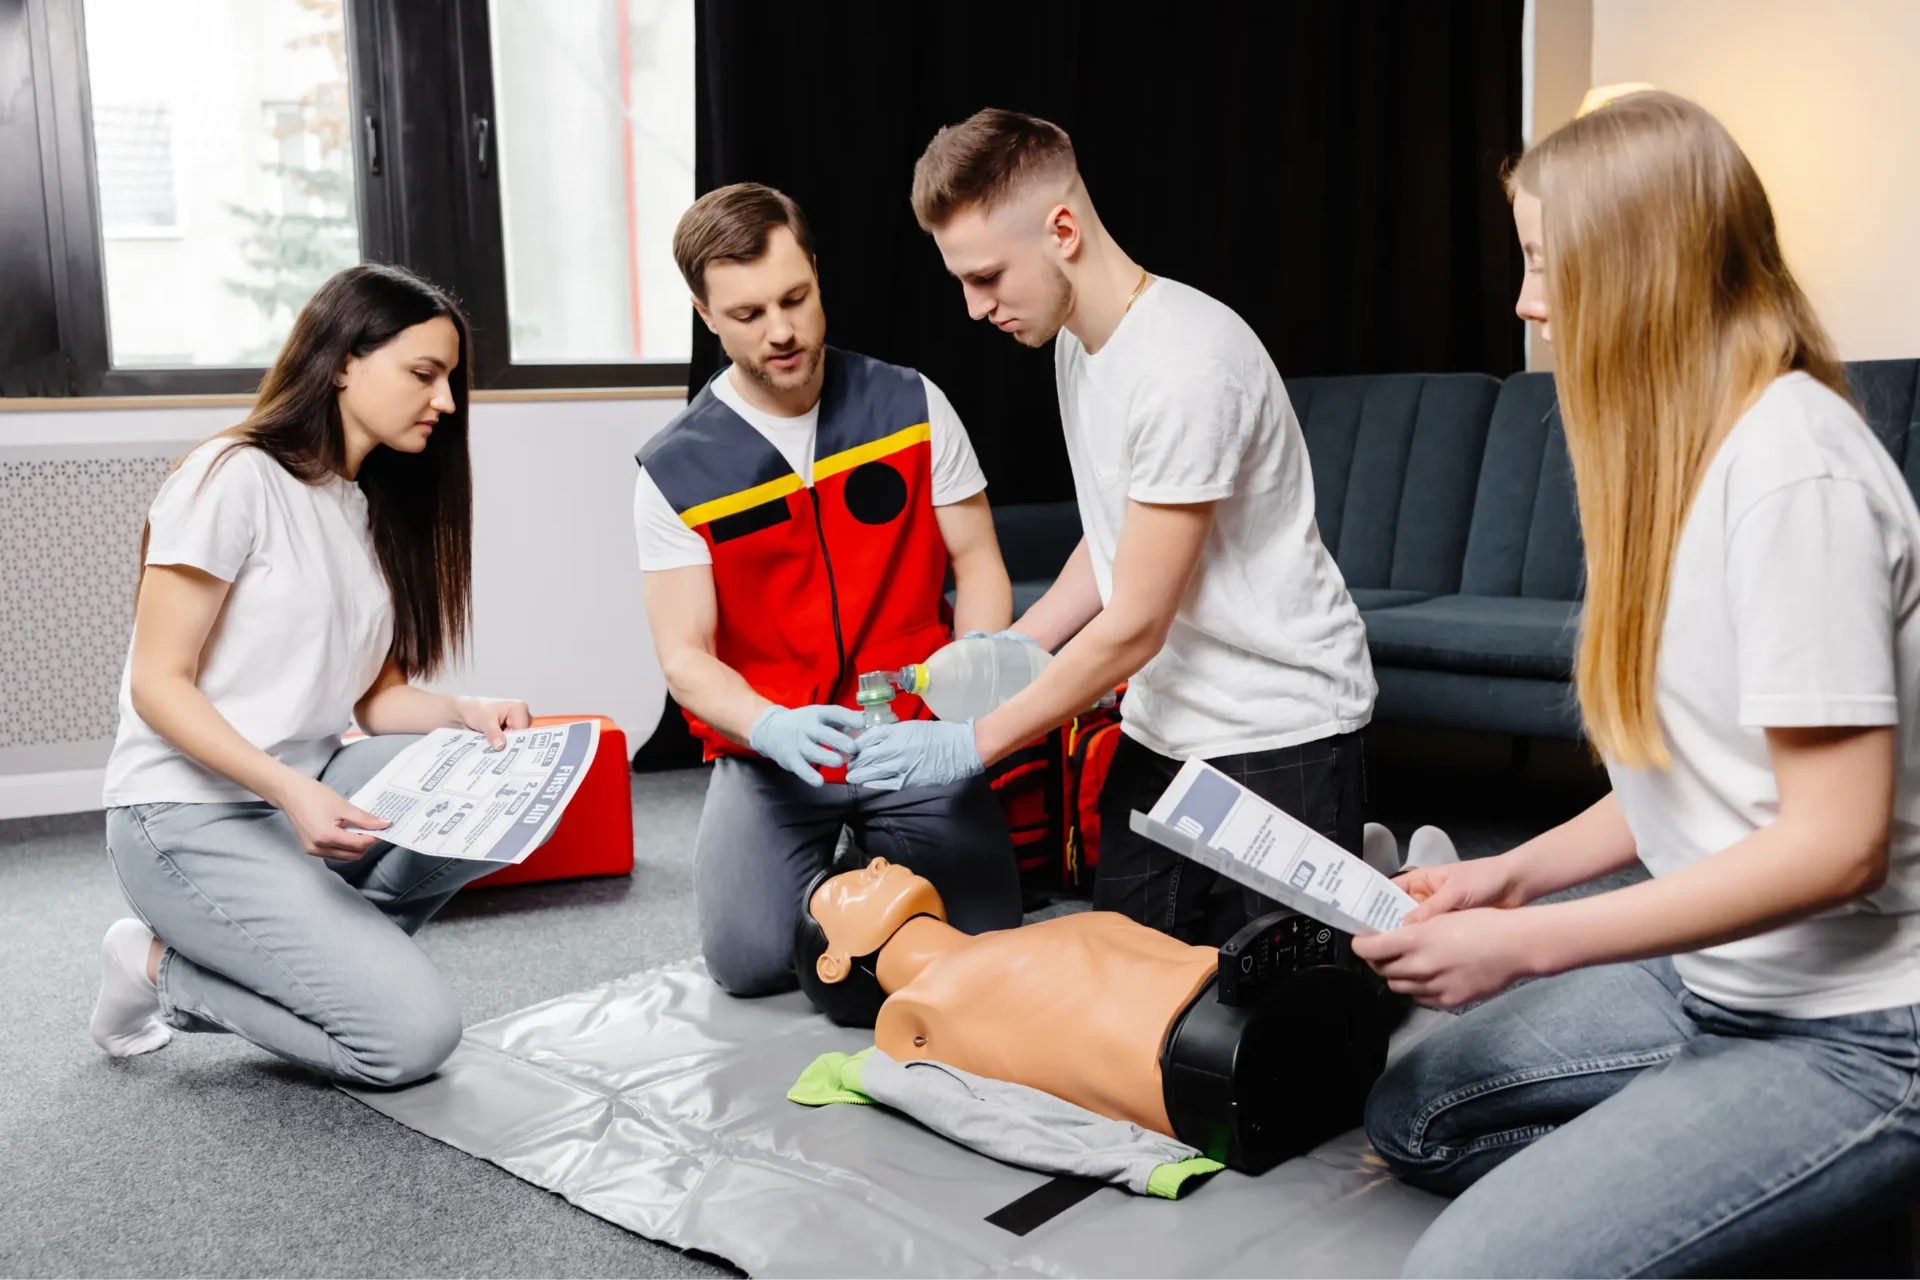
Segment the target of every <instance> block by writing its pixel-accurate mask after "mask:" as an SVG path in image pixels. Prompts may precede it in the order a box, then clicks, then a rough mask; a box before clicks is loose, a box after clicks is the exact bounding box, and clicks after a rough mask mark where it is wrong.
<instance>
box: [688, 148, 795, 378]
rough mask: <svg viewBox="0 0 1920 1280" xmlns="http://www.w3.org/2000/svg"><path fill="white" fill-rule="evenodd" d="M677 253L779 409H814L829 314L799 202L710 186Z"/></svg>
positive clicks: (705, 307) (743, 186) (705, 311)
mask: <svg viewBox="0 0 1920 1280" xmlns="http://www.w3.org/2000/svg"><path fill="white" fill-rule="evenodd" d="M673 257H674V262H675V263H676V264H678V266H679V268H680V274H681V276H682V277H683V278H684V279H685V280H686V282H687V288H688V289H689V290H691V291H692V293H693V307H694V310H695V311H698V312H699V313H700V319H701V320H702V321H704V322H705V323H706V326H707V328H708V329H710V330H712V331H713V333H714V336H716V337H718V338H719V339H720V347H721V349H722V350H723V351H725V352H726V353H727V358H728V359H729V360H731V361H733V363H734V365H735V366H736V367H737V368H738V369H739V370H740V372H741V373H742V374H744V375H745V376H746V377H747V378H749V379H751V381H752V382H753V383H754V384H755V385H756V386H757V388H758V390H759V391H760V392H761V393H762V394H763V395H764V397H765V398H766V399H768V400H770V401H773V402H774V403H775V404H777V405H778V406H779V408H780V410H781V412H783V413H786V414H788V415H790V416H797V415H799V414H802V413H805V412H806V411H807V410H809V409H811V408H812V407H813V405H814V404H815V403H816V402H817V401H818V400H819V398H820V383H821V361H822V357H823V356H824V354H825V351H826V341H827V315H826V311H825V310H824V309H823V308H822V307H821V304H820V276H819V272H818V270H817V267H816V264H815V262H814V256H813V232H812V231H810V230H809V229H808V227H807V217H806V215H805V214H804V213H802V212H801V211H800V206H799V205H797V204H795V203H794V202H793V200H792V199H791V198H789V197H788V196H786V195H784V194H782V193H781V192H778V191H775V190H774V189H773V188H772V187H764V186H761V185H760V184H759V183H757V182H737V183H734V184H733V185H732V186H728V187H721V188H719V189H717V190H714V191H709V192H708V193H707V194H706V195H704V196H701V197H700V198H699V199H698V200H696V201H694V203H693V206H692V207H691V208H690V209H688V210H687V211H686V213H684V214H682V215H681V217H680V225H679V226H678V227H677V228H676V229H675V230H674V233H673Z"/></svg>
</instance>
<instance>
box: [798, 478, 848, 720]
mask: <svg viewBox="0 0 1920 1280" xmlns="http://www.w3.org/2000/svg"><path fill="white" fill-rule="evenodd" d="M807 502H808V505H810V506H811V507H812V508H813V531H814V532H815V533H817V534H818V535H820V560H821V563H823V564H825V565H826V566H827V599H828V601H829V602H831V603H832V605H833V649H834V652H835V654H837V655H838V656H839V658H840V669H839V671H838V672H837V673H836V674H835V675H834V678H833V688H832V689H831V690H829V691H828V693H827V701H828V702H838V701H840V686H841V685H843V684H845V683H846V682H847V641H846V637H845V636H843V635H842V634H841V633H840V589H839V588H838V587H837V586H835V585H834V582H833V557H832V556H831V555H829V554H828V553H827V526H826V524H825V522H824V521H822V520H821V519H820V496H819V492H818V491H817V490H816V489H814V487H813V486H812V485H808V486H807Z"/></svg>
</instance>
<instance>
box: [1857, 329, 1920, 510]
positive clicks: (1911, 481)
mask: <svg viewBox="0 0 1920 1280" xmlns="http://www.w3.org/2000/svg"><path fill="white" fill-rule="evenodd" d="M1847 382H1848V383H1849V384H1850V385H1851V387H1852V389H1853V398H1854V400H1855V402H1856V403H1858V404H1859V406H1860V412H1861V414H1862V415H1863V416H1864V417H1865V418H1866V420H1867V425H1868V426H1870V427H1872V428H1873V434H1875V435H1876V436H1879V437H1880V443H1881V444H1883V445H1885V446H1886V447H1887V452H1888V453H1890V454H1892V455H1893V460H1894V461H1895V462H1897V463H1899V464H1900V470H1901V473H1902V474H1904V475H1905V476H1906V478H1907V488H1908V489H1910V490H1912V491H1913V493H1914V495H1915V497H1920V449H1916V448H1914V447H1913V437H1914V433H1915V432H1916V431H1920V360H1856V361H1854V362H1853V363H1851V364H1849V365H1848V366H1847Z"/></svg>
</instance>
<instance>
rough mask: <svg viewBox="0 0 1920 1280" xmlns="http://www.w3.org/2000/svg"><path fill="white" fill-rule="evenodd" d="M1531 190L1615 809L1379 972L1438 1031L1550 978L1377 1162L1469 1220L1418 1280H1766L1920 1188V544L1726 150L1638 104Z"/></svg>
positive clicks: (1535, 277)
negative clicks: (1597, 886)
mask: <svg viewBox="0 0 1920 1280" xmlns="http://www.w3.org/2000/svg"><path fill="white" fill-rule="evenodd" d="M1510 188H1511V194H1512V197H1513V211H1514V222H1515V225H1516V227H1517V228H1518V230H1519V234H1520V241H1521V245H1522V248H1523V250H1524V252H1525V254H1526V260H1527V276H1526V283H1525V285H1524V287H1523V289H1522V291H1521V294H1520V300H1519V304H1518V307H1517V310H1518V312H1519V314H1520V315H1521V316H1522V317H1523V318H1525V319H1529V320H1535V321H1539V322H1540V323H1542V324H1543V325H1545V324H1547V322H1548V321H1549V318H1551V322H1552V323H1551V332H1550V336H1551V337H1552V339H1553V340H1554V343H1555V350H1556V353H1557V356H1556V364H1557V370H1556V373H1555V381H1556V384H1557V387H1558V390H1559V399H1560V412H1561V414H1562V416H1563V418H1564V419H1565V424H1566V434H1567V446H1568V450H1569V452H1570V454H1571V456H1572V460H1573V466H1574V476H1575V481H1576V484H1577V488H1578V492H1579V501H1580V521H1581V528H1582V531H1583V534H1584V537H1585V542H1586V557H1587V599H1586V607H1585V612H1584V616H1583V619H1582V626H1581V637H1580V650H1579V658H1578V664H1577V670H1576V682H1577V685H1578V689H1579V696H1580V706H1581V711H1582V714H1583V718H1584V720H1585V723H1586V729H1587V734H1588V736H1589V738H1590V739H1591V740H1592V742H1593V744H1594V746H1595V747H1596V748H1597V749H1598V750H1599V752H1600V753H1601V755H1602V756H1603V757H1604V759H1605V761H1606V764H1607V767H1608V771H1609V773H1610V775H1611V778H1612V782H1613V790H1612V792H1611V794H1609V795H1608V796H1607V797H1606V798H1605V799H1603V800H1601V801H1600V802H1599V803H1597V804H1595V805H1594V806H1593V807H1592V808H1591V809H1589V810H1587V811H1586V812H1585V813H1583V814H1581V815H1580V816H1579V817H1577V818H1575V819H1573V820H1572V821H1570V822H1567V823H1565V824H1564V825H1562V826H1559V827H1557V828H1555V829H1553V830H1552V831H1549V832H1547V833H1546V834H1545V835H1542V836H1540V837H1538V838H1536V839H1534V840H1531V841H1529V842H1527V843H1526V844H1523V845H1521V846H1520V847H1519V848H1517V849H1514V850H1512V851H1511V852H1509V853H1505V854H1502V855H1500V856H1499V857H1494V858H1484V859H1479V860H1476V861H1471V862H1465V863H1460V864H1457V865H1452V866H1446V867H1439V868H1435V869H1431V870H1425V871H1415V872H1412V873H1410V874H1409V875H1408V876H1407V877H1406V879H1405V882H1404V883H1405V885H1406V887H1407V888H1408V890H1409V891H1410V892H1411V893H1412V894H1413V895H1414V896H1415V897H1416V898H1419V899H1421V905H1420V907H1419V909H1418V910H1416V911H1415V912H1414V913H1413V914H1412V915H1411V916H1409V917H1408V923H1407V925H1406V926H1405V927H1403V928H1401V929H1399V930H1397V931H1395V932H1393V933H1390V934H1382V935H1376V936H1374V937H1371V938H1364V939H1360V940H1357V941H1356V942H1355V943H1354V950H1355V952H1356V953H1357V954H1359V955H1361V956H1362V957H1363V958H1365V959H1366V960H1367V961H1368V962H1369V963H1370V964H1372V965H1373V966H1374V968H1375V969H1377V970H1378V971H1379V972H1380V973H1381V974H1382V976H1384V977H1385V978H1386V979H1387V980H1388V981H1389V983H1390V984H1391V985H1392V987H1393V988H1394V989H1395V990H1397V991H1402V992H1406V993H1408V994H1410V995H1412V996H1414V997H1415V998H1417V999H1419V1000H1421V1001H1423V1002H1426V1003H1429V1004H1437V1005H1441V1006H1458V1005H1463V1004H1468V1003H1471V1002H1474V1001H1479V1000H1483V999H1485V998H1486V997H1489V996H1493V995H1496V994H1497V993H1499V992H1501V991H1502V990H1504V989H1505V988H1507V987H1508V986H1510V985H1512V984H1513V983H1514V982H1516V981H1518V980H1520V979H1523V978H1534V977H1538V978H1543V979H1544V980H1543V981H1538V982H1534V983H1531V984H1529V985H1527V986H1525V987H1522V988H1520V989H1519V990H1516V991H1513V992H1510V993H1508V994H1506V995H1501V996H1499V998H1498V999H1495V1000H1492V1001H1491V1002H1490V1003H1487V1004H1485V1005H1482V1006H1480V1007H1479V1008H1476V1009H1474V1010H1473V1011H1472V1012H1470V1013H1468V1014H1466V1015H1465V1016H1463V1017H1461V1018H1459V1019H1458V1020H1456V1021H1454V1022H1453V1023H1451V1024H1450V1025H1448V1026H1447V1027H1445V1028H1444V1029H1443V1030H1441V1031H1439V1032H1437V1033H1435V1034H1434V1035H1432V1036H1431V1037H1429V1038H1428V1039H1426V1040H1423V1041H1422V1042H1420V1043H1419V1044H1418V1045H1417V1046H1415V1047H1414V1048H1413V1049H1412V1050H1411V1051H1410V1052H1409V1053H1408V1054H1407V1055H1406V1056H1405V1057H1404V1058H1402V1059H1401V1060H1400V1061H1399V1062H1397V1063H1396V1064H1395V1065H1394V1066H1393V1067H1391V1068H1390V1069H1389V1070H1388V1072H1387V1074H1386V1075H1385V1076H1384V1077H1383V1078H1382V1079H1381V1081H1380V1083H1379V1085H1378V1087H1377V1088H1376V1089H1375V1091H1374V1095H1373V1098H1372V1101H1371V1102H1370V1104H1369V1107H1368V1116H1367V1130H1368V1134H1369V1136H1370V1137H1371V1138H1372V1140H1373V1143H1374V1145H1375V1147H1376V1148H1377V1149H1378V1150H1379V1151H1380V1153H1381V1154H1382V1156H1384V1157H1385V1159H1386V1160H1387V1162H1388V1163H1389V1164H1390V1165H1392V1166H1393V1168H1394V1169H1395V1170H1396V1171H1398V1172H1399V1173H1400V1174H1401V1175H1402V1176H1403V1177H1405V1178H1406V1179H1408V1180H1409V1181H1411V1182H1414V1183H1416V1184H1417V1185H1420V1186H1423V1187H1427V1188H1429V1189H1432V1190H1435V1191H1440V1192H1443V1193H1455V1194H1458V1195H1459V1198H1458V1199H1457V1200H1456V1201H1455V1202H1454V1203H1453V1204H1452V1205H1451V1206H1449V1207H1448V1208H1447V1210H1446V1211H1445V1212H1443V1213H1442V1214H1441V1215H1440V1217H1439V1219H1438V1220H1437V1221H1436V1222H1435V1223H1434V1224H1433V1226H1432V1227H1431V1228H1430V1229H1429V1230H1428V1231H1427V1233H1426V1235H1425V1236H1423V1237H1422V1238H1421V1240H1420V1242H1419V1243H1418V1244H1417V1245H1416V1247H1415V1249H1414V1251H1413V1254H1412V1256H1411V1257H1410V1258H1409V1259H1408V1264H1407V1271H1408V1274H1413V1275H1480V1276H1496V1275H1531V1276H1550V1275H1586V1276H1599V1275H1643V1274H1652V1275H1675V1274H1694V1273H1699V1272H1702V1271H1716V1272H1717V1271H1737V1269H1738V1268H1740V1267H1741V1266H1743V1265H1746V1266H1751V1265H1753V1263H1754V1262H1755V1260H1756V1259H1758V1258H1760V1257H1761V1256H1763V1255H1764V1254H1765V1253H1767V1252H1768V1251H1770V1250H1776V1249H1778V1248H1779V1247H1780V1246H1781V1245H1783V1244H1785V1243H1789V1242H1793V1241H1797V1240H1803V1239H1805V1238H1807V1237H1808V1236H1810V1235H1817V1234H1819V1233H1821V1232H1822V1231H1824V1230H1827V1229H1833V1228H1839V1227H1844V1226H1846V1225H1848V1224H1849V1223H1851V1222H1854V1221H1857V1220H1859V1219H1861V1218H1863V1217H1868V1216H1872V1215H1876V1214H1885V1213H1887V1212H1891V1211H1896V1210H1897V1211H1902V1212H1904V1210H1905V1207H1906V1205H1907V1204H1908V1202H1909V1201H1910V1200H1911V1199H1912V1196H1913V1193H1914V1191H1915V1189H1916V1187H1920V1023H1917V1022H1916V1005H1920V745H1917V744H1916V742H1915V726H1916V721H1915V719H1914V715H1913V713H1912V712H1911V711H1909V710H1908V708H1911V707H1912V706H1913V699H1914V689H1915V681H1916V678H1920V512H1916V510H1915V507H1914V502H1913V498H1912V495H1911V494H1910V493H1909V491H1908V489H1907V486H1906V484H1905V482H1904V480H1903V479H1902V477H1901V474H1900V471H1899V469H1898V467H1897V466H1896V465H1895V463H1894V461H1893V459H1892V458H1891V457H1890V456H1889V455H1888V453H1887V451H1886V450H1885V449H1883V448H1882V447H1881V446H1880V444H1879V443H1878V442H1877V441H1876V440H1875V439H1874V437H1873V434H1872V432H1871V431H1870V429H1869V428H1868V427H1867V425H1866V424H1865V422H1863V421H1862V420H1861V417H1860V415H1859V413H1858V412H1856V410H1855V409H1854V407H1853V405H1852V404H1851V402H1850V401H1849V399H1848V393H1847V387H1846V381H1845V377H1844V373H1843V371H1842V368H1841V366H1840V363H1839V361H1838V359H1837V358H1836V357H1835V355H1834V352H1833V346H1832V343H1831V342H1830V340H1829V339H1828V337H1827V335H1826V333H1825V331H1824V330H1823V329H1822V328H1821V326H1820V322H1819V320H1818V318H1817V317H1816V316H1815V315H1814V313H1813V310H1812V308H1811V307H1810V306H1809V305H1808V303H1807V300H1806V298H1805V296H1804V295H1803V294H1802V293H1801V291H1800V289H1799V286H1798V285H1797V284H1796V283H1795V282H1794V279H1793V276H1792V275H1791V273H1790V272H1789V271H1788V269H1787V265H1786V262H1785V259H1784V258H1783V256H1782V254H1781V250H1780V244H1779V239H1778V236H1777V234H1776V232H1775V229H1774V222H1773V215H1772V211H1771V209H1770V208H1769V206H1768V203H1767V198H1766V193H1765V191H1764V190H1763V189H1762V187H1761V184H1760V181H1759V178H1758V177H1757V176H1756V175H1755V173H1754V171H1753V168H1752V166H1751V165H1750V164H1748V162H1747V159H1746V157H1745V155H1743V154H1742V153H1741V151H1740V148H1739V146H1738V145H1737V144H1736V143H1735V142H1734V141H1733V139H1732V137H1731V136H1729V135H1728V133H1727V131H1726V130H1725V129H1724V128H1723V127H1722V126H1721V125H1720V123H1719V122H1718V121H1717V120H1715V119H1714V118H1713V117H1712V116H1711V115H1709V114H1708V113H1707V112H1705V111H1703V110H1702V109H1701V108H1699V107H1698V106H1695V105H1694V104H1692V103H1690V102H1687V101H1685V100H1683V99H1680V98H1677V97H1674V96H1672V95H1670V94H1664V93H1640V94H1634V95H1631V96H1628V97H1625V98H1622V99H1619V100H1616V101H1615V102H1613V103H1611V104H1609V105H1608V106H1606V107H1603V108H1602V109H1600V110H1599V111H1597V112H1594V113H1593V114H1591V115H1587V116H1584V117H1582V118H1580V119H1577V120H1574V121H1573V122H1571V123H1569V124H1568V125H1566V126H1565V127H1564V128H1562V129H1560V130H1559V131H1557V132H1556V133H1554V134H1552V135H1551V136H1549V137H1547V138H1545V139H1543V140H1542V141H1540V142H1539V143H1538V144H1536V145H1535V146H1534V147H1533V148H1532V149H1531V150H1529V151H1528V152H1527V154H1526V155H1525V156H1524V157H1522V159H1521V160H1520V163H1519V164H1518V166H1517V167H1516V168H1515V169H1514V171H1513V174H1512V178H1511V183H1510ZM1636 861H1638V862H1640V863H1643V864H1644V865H1645V866H1646V868H1647V870H1648V871H1650V872H1651V873H1652V875H1651V878H1650V879H1648V880H1646V881H1644V882H1642V883H1638V884H1634V885H1631V886H1629V887H1626V888H1621V889H1616V890H1613V891H1611V892H1605V893H1597V894H1592V895H1590V896H1586V897H1581V898H1576V899H1574V900H1571V901H1563V902H1556V903H1552V904H1542V905H1531V906H1530V905H1526V904H1528V903H1532V902H1535V901H1536V900H1537V899H1539V898H1541V897H1543V896H1545V895H1547V894H1550V893H1553V892H1555V891H1558V890H1562V889H1566V888H1570V887H1572V886H1574V885H1578V884H1583V883H1586V882H1588V881H1591V880H1595V879H1597V878H1599V877H1601V876H1603V875H1606V874H1607V873H1609V872H1613V871H1617V870H1620V869H1622V868H1625V867H1628V866H1631V865H1632V864H1633V863H1634V862H1636Z"/></svg>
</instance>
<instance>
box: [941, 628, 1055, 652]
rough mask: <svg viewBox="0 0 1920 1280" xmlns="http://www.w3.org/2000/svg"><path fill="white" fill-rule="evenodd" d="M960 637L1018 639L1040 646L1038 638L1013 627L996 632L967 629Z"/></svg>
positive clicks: (966, 638)
mask: <svg viewBox="0 0 1920 1280" xmlns="http://www.w3.org/2000/svg"><path fill="white" fill-rule="evenodd" d="M960 638H961V639H962V640H988V639H992V640H1018V641H1019V642H1020V643H1021V644H1030V645H1032V646H1033V647H1034V648H1036V649H1038V648H1039V647H1040V642H1039V641H1038V640H1035V639H1034V638H1033V637H1032V636H1030V635H1028V634H1027V633H1026V632H1024V631H1015V630H1014V629H1013V628H1012V627H1008V628H1007V629H1006V630H1005V631H994V632H986V631H967V632H963V633H962V634H961V636H960Z"/></svg>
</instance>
